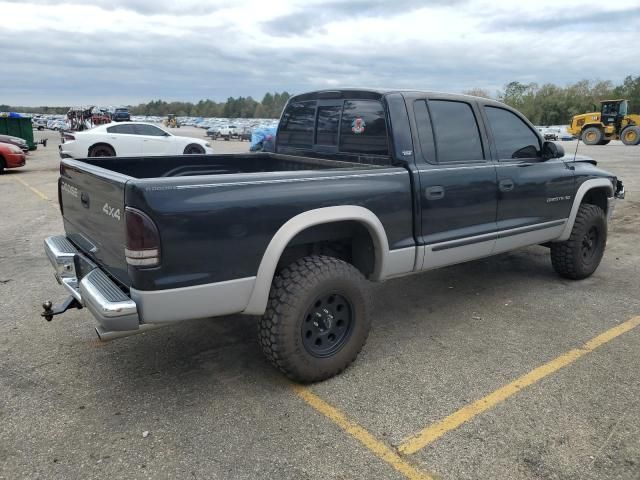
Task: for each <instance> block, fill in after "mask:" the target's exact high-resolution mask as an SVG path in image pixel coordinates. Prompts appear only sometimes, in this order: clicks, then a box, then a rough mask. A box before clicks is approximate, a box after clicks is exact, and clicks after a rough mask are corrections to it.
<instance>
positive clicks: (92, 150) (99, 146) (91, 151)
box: [87, 142, 116, 157]
mask: <svg viewBox="0 0 640 480" xmlns="http://www.w3.org/2000/svg"><path fill="white" fill-rule="evenodd" d="M99 149H109V150H110V151H111V152H112V153H113V155H111V156H112V157H115V156H116V149H115V148H113V145H111V144H109V143H106V142H97V143H94V144H93V145H91V146H90V147H89V149H88V150H87V156H88V157H94V156H109V155H93V154H94V153H95V152H96V150H99Z"/></svg>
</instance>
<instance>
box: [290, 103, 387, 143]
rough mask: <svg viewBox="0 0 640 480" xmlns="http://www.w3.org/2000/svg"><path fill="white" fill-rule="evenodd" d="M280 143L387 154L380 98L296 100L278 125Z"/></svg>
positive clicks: (383, 116)
mask: <svg viewBox="0 0 640 480" xmlns="http://www.w3.org/2000/svg"><path fill="white" fill-rule="evenodd" d="M278 143H279V144H280V145H283V146H288V147H296V148H302V149H315V148H316V147H318V149H322V148H324V149H331V150H335V151H339V152H344V153H364V154H369V155H388V154H389V148H388V142H387V125H386V120H385V112H384V108H383V106H382V102H380V101H378V100H332V101H317V100H306V101H293V102H290V103H289V104H288V105H287V107H286V109H285V111H284V113H283V114H282V120H281V122H280V127H279V129H278Z"/></svg>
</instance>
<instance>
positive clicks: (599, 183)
mask: <svg viewBox="0 0 640 480" xmlns="http://www.w3.org/2000/svg"><path fill="white" fill-rule="evenodd" d="M602 187H606V188H607V189H608V191H609V195H608V196H609V197H613V185H611V181H610V180H609V179H606V178H592V179H590V180H586V181H585V182H584V183H583V184H582V185H580V187H579V188H578V191H577V192H576V194H575V196H574V198H573V205H572V207H571V213H570V214H569V218H568V219H567V223H566V225H565V227H564V230H563V231H562V235H560V236H559V237H558V238H557V239H556V240H555V241H556V242H564V241H565V240H568V239H569V237H570V236H571V230H573V224H574V223H575V221H576V216H577V215H578V209H579V208H580V205H581V204H582V199H583V198H584V196H585V195H586V194H587V192H588V191H589V190H593V189H594V188H602ZM605 213H606V212H605Z"/></svg>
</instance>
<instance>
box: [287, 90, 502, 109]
mask: <svg viewBox="0 0 640 480" xmlns="http://www.w3.org/2000/svg"><path fill="white" fill-rule="evenodd" d="M391 93H401V94H403V95H405V96H409V97H412V98H425V97H439V98H443V99H451V100H454V99H458V100H462V99H467V100H468V99H474V100H481V101H482V102H484V103H487V104H495V105H500V106H504V104H503V103H501V102H499V101H497V100H493V99H490V98H484V97H475V96H472V95H465V94H462V93H446V92H436V91H429V90H415V89H400V88H396V89H392V88H337V89H326V90H313V91H310V92H305V93H301V94H298V95H294V96H292V97H291V100H295V101H304V100H334V99H335V100H338V99H344V98H349V99H363V100H379V99H380V98H382V97H383V96H385V95H388V94H391Z"/></svg>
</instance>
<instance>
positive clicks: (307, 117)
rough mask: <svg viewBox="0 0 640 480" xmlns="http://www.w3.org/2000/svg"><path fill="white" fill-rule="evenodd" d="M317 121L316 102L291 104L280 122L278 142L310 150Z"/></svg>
mask: <svg viewBox="0 0 640 480" xmlns="http://www.w3.org/2000/svg"><path fill="white" fill-rule="evenodd" d="M315 119H316V102H315V100H311V101H304V102H291V103H290V104H289V105H288V106H287V108H286V110H285V111H284V113H283V114H282V120H281V121H280V127H279V129H278V142H279V143H282V144H284V145H288V146H291V147H301V148H305V147H306V148H310V147H311V146H312V145H313V129H314V126H315Z"/></svg>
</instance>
